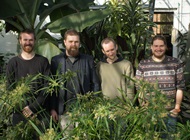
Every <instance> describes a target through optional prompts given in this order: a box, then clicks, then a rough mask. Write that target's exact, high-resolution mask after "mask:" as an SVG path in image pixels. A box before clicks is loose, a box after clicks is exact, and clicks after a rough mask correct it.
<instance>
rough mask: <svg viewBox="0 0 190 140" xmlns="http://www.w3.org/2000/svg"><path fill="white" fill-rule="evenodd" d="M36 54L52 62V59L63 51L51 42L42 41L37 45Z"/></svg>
mask: <svg viewBox="0 0 190 140" xmlns="http://www.w3.org/2000/svg"><path fill="white" fill-rule="evenodd" d="M35 52H36V53H38V54H41V55H43V56H45V57H46V58H47V59H48V60H49V62H51V58H52V57H53V56H55V55H58V54H60V53H61V52H62V51H61V50H60V49H59V48H58V47H57V46H56V45H55V44H53V43H52V42H50V41H49V40H46V39H40V40H38V43H37V44H36V48H35Z"/></svg>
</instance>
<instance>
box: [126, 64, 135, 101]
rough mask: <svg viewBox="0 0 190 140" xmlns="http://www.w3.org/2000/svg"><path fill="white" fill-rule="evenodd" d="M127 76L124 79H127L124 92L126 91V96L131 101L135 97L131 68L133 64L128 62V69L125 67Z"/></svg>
mask: <svg viewBox="0 0 190 140" xmlns="http://www.w3.org/2000/svg"><path fill="white" fill-rule="evenodd" d="M127 76H128V79H126V81H127V83H126V84H127V85H126V87H127V89H126V93H127V97H128V98H129V99H130V100H131V101H132V100H133V99H134V97H135V93H134V81H133V78H134V70H133V66H132V64H131V63H129V66H128V69H127Z"/></svg>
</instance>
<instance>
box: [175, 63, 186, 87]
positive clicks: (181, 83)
mask: <svg viewBox="0 0 190 140" xmlns="http://www.w3.org/2000/svg"><path fill="white" fill-rule="evenodd" d="M183 70H184V65H183V63H182V61H179V63H178V65H177V72H176V73H177V75H176V78H177V83H176V84H177V85H176V87H177V89H181V90H183V89H185V79H184V74H183Z"/></svg>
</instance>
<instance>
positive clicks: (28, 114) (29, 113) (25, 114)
mask: <svg viewBox="0 0 190 140" xmlns="http://www.w3.org/2000/svg"><path fill="white" fill-rule="evenodd" d="M22 114H23V115H24V116H25V117H26V118H28V117H30V116H31V115H33V112H32V111H31V110H30V108H29V107H28V106H26V107H25V108H24V109H23V110H22Z"/></svg>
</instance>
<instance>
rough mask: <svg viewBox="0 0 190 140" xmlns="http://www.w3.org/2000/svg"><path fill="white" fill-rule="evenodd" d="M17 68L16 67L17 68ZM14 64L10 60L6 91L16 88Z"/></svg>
mask: <svg viewBox="0 0 190 140" xmlns="http://www.w3.org/2000/svg"><path fill="white" fill-rule="evenodd" d="M15 67H16V66H15ZM15 69H16V68H14V63H13V61H12V60H10V61H9V62H8V64H7V68H6V89H7V90H12V89H14V87H15V86H16V80H15Z"/></svg>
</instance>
